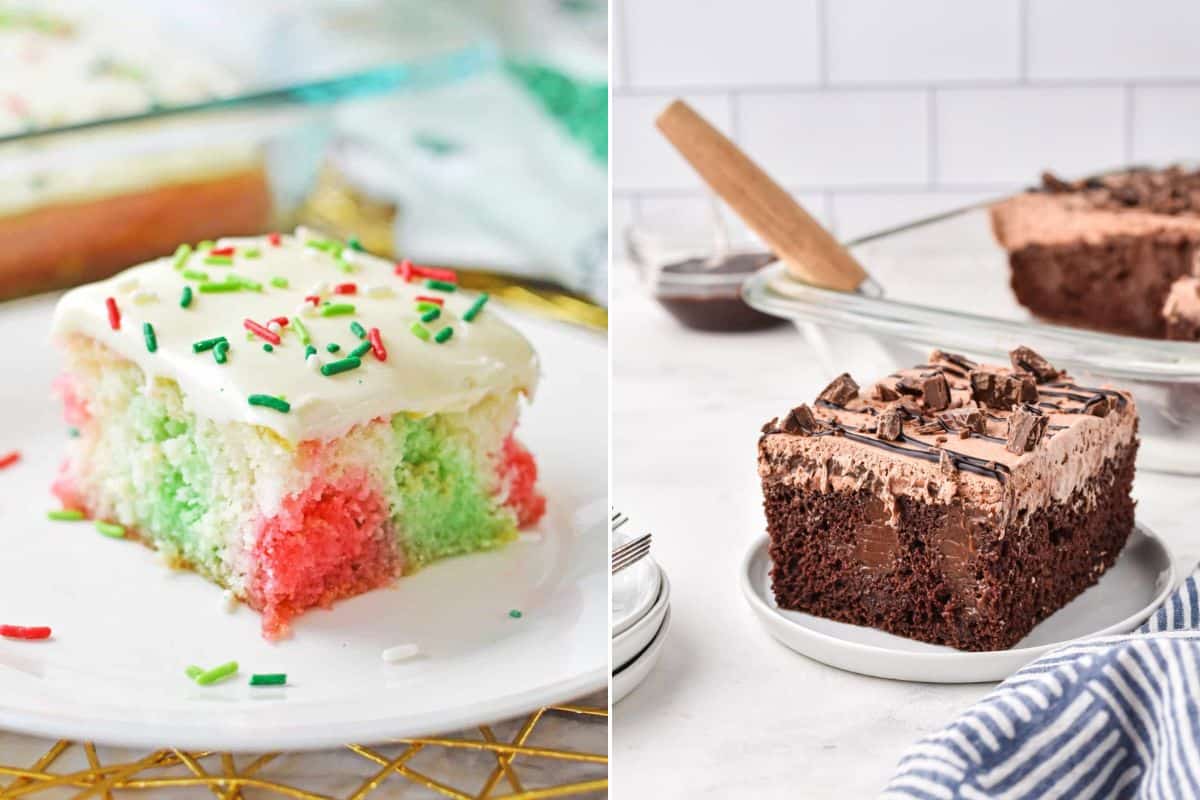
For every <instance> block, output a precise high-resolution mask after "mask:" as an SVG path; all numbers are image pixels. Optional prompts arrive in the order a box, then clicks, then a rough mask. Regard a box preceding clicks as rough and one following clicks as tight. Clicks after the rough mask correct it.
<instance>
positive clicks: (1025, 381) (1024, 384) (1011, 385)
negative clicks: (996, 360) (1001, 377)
mask: <svg viewBox="0 0 1200 800" xmlns="http://www.w3.org/2000/svg"><path fill="white" fill-rule="evenodd" d="M1005 391H1006V392H1007V394H1008V397H1010V398H1012V401H1013V402H1014V403H1036V402H1037V400H1038V390H1037V383H1035V382H1034V380H1033V377H1032V376H1030V375H1010V376H1009V377H1008V381H1007V383H1006V384H1005Z"/></svg>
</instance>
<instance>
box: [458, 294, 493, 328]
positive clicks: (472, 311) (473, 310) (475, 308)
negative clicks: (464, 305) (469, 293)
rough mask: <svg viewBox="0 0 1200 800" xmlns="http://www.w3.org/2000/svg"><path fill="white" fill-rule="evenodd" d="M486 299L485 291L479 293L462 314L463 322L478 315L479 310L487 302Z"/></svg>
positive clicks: (472, 319)
mask: <svg viewBox="0 0 1200 800" xmlns="http://www.w3.org/2000/svg"><path fill="white" fill-rule="evenodd" d="M487 301H488V295H487V292H484V293H483V294H481V295H479V297H477V298H476V299H475V302H474V303H471V307H470V308H468V309H467V310H466V312H465V313H464V314H463V315H462V318H463V322H474V321H475V318H476V317H478V316H479V312H480V311H482V310H483V307H484V305H486V304H487Z"/></svg>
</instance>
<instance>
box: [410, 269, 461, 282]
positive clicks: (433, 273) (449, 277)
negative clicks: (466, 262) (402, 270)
mask: <svg viewBox="0 0 1200 800" xmlns="http://www.w3.org/2000/svg"><path fill="white" fill-rule="evenodd" d="M413 272H414V273H416V274H417V275H420V276H421V277H422V278H432V279H433V280H435V281H446V282H447V283H458V274H457V273H456V272H455V271H454V270H452V269H439V268H438V267H417V266H414V267H413Z"/></svg>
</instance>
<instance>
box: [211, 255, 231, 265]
mask: <svg viewBox="0 0 1200 800" xmlns="http://www.w3.org/2000/svg"><path fill="white" fill-rule="evenodd" d="M204 263H205V264H208V265H210V266H213V267H232V266H233V256H205V257H204Z"/></svg>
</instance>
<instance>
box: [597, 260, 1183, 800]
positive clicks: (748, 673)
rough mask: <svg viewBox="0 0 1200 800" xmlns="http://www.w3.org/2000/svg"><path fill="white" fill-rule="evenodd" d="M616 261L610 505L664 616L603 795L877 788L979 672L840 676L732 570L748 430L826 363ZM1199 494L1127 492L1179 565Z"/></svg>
mask: <svg viewBox="0 0 1200 800" xmlns="http://www.w3.org/2000/svg"><path fill="white" fill-rule="evenodd" d="M614 269H615V271H614V275H613V276H612V277H613V298H612V304H611V308H612V320H611V327H612V332H613V333H612V352H613V389H612V396H613V422H612V431H613V438H612V442H613V443H612V453H613V464H612V469H613V488H612V494H613V502H614V504H615V505H616V507H617V508H618V509H620V510H622V511H624V512H625V513H628V514H629V515H630V516H631V517H632V519H633V522H634V524H636V525H638V526H639V527H643V528H646V529H649V530H651V531H653V533H654V554H655V557H656V559H657V560H658V562H659V563H660V564H661V565H662V566H663V568H664V569H665V570H666V571H667V573H668V574H669V576H670V579H671V584H672V597H671V606H672V629H671V631H670V633H669V634H668V636H669V638H668V640H667V643H666V646H665V648H664V650H663V655H662V658H661V660H660V661H659V664H658V666H657V667H656V669H655V671H654V672H653V673H652V674H651V675H650V677H649V678H648V679H647V680H646V682H645V683H644V684H643V685H642V686H640V687H639V688H638V689H637V690H636V691H635V692H634V693H633V694H631V695H630V696H629V697H627V698H626V699H625V700H624V701H622V702H621V703H620V705H618V706H617V707H616V708H615V709H614V711H613V759H614V760H615V764H616V766H615V767H614V769H613V773H612V789H613V795H614V796H619V797H661V798H673V797H688V798H694V797H721V798H724V797H734V796H737V797H755V798H762V799H763V800H767V799H768V798H775V797H779V798H783V797H787V798H796V797H839V798H859V797H873V796H875V795H877V794H878V793H879V791H880V790H881V789H882V787H883V786H884V784H885V783H886V782H887V780H888V778H889V777H890V776H891V774H892V771H893V769H894V767H895V764H896V762H897V760H898V759H899V757H900V755H901V754H902V753H903V751H904V750H905V749H906V748H907V747H908V746H909V745H910V744H911V743H912V742H913V741H915V740H916V739H917V738H919V737H920V736H922V735H924V734H926V733H930V732H932V731H935V730H937V729H939V728H941V727H942V726H943V725H944V724H945V723H947V722H948V721H950V720H951V719H952V718H953V717H954V716H955V715H956V714H957V713H958V712H959V711H961V710H962V709H964V708H965V707H967V706H968V705H970V704H971V703H972V702H974V701H975V700H977V699H978V698H980V697H981V696H982V695H984V694H985V693H986V692H987V691H988V690H989V689H990V688H991V687H992V684H974V685H960V686H950V685H933V684H919V683H904V682H899V681H888V680H882V679H877V678H868V677H863V676H860V675H855V674H851V673H848V672H842V671H840V670H837V669H834V668H832V667H827V666H825V665H823V664H820V663H818V662H816V661H811V660H809V659H807V658H805V657H804V656H801V655H799V654H797V653H794V652H792V651H791V650H788V649H787V648H785V647H784V646H783V645H781V644H779V643H778V642H776V641H775V640H774V639H772V638H771V637H770V636H769V635H768V634H767V632H766V631H765V630H763V629H762V628H761V627H759V625H758V623H757V621H756V620H755V619H754V618H753V616H752V615H751V612H750V609H749V607H748V606H747V605H746V603H745V601H744V600H743V598H742V596H741V592H740V589H739V587H738V574H737V573H738V567H739V564H740V562H741V559H742V556H743V553H744V551H745V549H746V547H747V546H748V545H749V543H750V542H751V541H752V540H753V539H754V538H755V537H756V536H759V535H761V534H762V532H763V530H764V528H765V523H764V520H763V516H762V510H761V500H760V493H759V488H758V484H757V474H756V471H755V455H756V454H755V447H756V444H757V440H758V430H759V427H760V426H761V425H762V423H763V422H765V421H766V420H768V419H770V418H771V417H773V416H775V415H777V414H779V413H780V412H782V411H783V410H785V409H787V408H791V407H792V406H794V405H796V404H797V403H799V402H801V401H804V400H810V399H811V398H812V397H814V396H815V395H816V394H817V392H818V391H820V389H821V388H822V387H823V386H824V385H825V384H826V383H827V382H828V381H829V379H830V378H832V377H833V376H832V375H829V374H826V372H825V371H824V369H823V368H822V366H821V365H820V364H819V363H818V362H817V360H816V359H815V358H814V356H813V354H812V353H811V352H810V350H809V349H808V347H807V345H806V344H805V341H804V339H803V338H801V336H800V334H799V333H798V332H797V331H796V329H795V328H793V327H791V326H786V325H785V326H781V327H778V328H774V329H771V330H768V331H763V332H756V333H742V334H705V333H696V332H692V331H688V330H686V329H684V328H682V327H681V326H680V325H679V324H677V323H676V322H675V321H674V320H673V319H672V318H670V317H669V316H668V315H667V314H666V312H664V311H663V310H662V309H661V308H660V307H659V306H658V305H657V304H656V303H655V302H654V301H653V300H652V299H650V298H649V297H648V296H646V295H645V294H644V293H643V292H642V291H641V289H640V287H638V286H637V285H636V282H635V280H634V278H633V276H632V271H631V270H630V269H629V268H628V267H626V266H624V265H617V266H616V267H615V268H614ZM862 377H864V378H867V377H868V376H862ZM1198 489H1200V480H1196V479H1187V478H1180V477H1172V476H1165V475H1157V474H1154V473H1150V472H1143V473H1142V474H1140V475H1139V477H1138V479H1137V483H1136V486H1135V489H1134V491H1135V494H1136V496H1137V498H1138V516H1139V519H1140V520H1141V521H1142V522H1143V523H1144V524H1146V525H1147V526H1148V527H1150V528H1151V529H1153V530H1155V531H1157V532H1158V533H1159V534H1161V535H1162V536H1163V537H1164V538H1165V539H1166V540H1167V541H1168V543H1169V544H1170V546H1171V548H1172V549H1173V551H1174V552H1175V554H1176V556H1177V557H1178V559H1179V561H1180V564H1179V566H1180V568H1187V566H1189V565H1190V564H1193V563H1195V562H1196V560H1197V558H1198V557H1200V532H1198V531H1197V530H1196V527H1195V525H1193V524H1192V522H1191V521H1192V520H1194V519H1195V518H1196V517H1197V512H1198V511H1200V492H1198V491H1197V490H1198Z"/></svg>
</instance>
